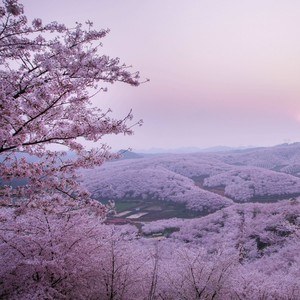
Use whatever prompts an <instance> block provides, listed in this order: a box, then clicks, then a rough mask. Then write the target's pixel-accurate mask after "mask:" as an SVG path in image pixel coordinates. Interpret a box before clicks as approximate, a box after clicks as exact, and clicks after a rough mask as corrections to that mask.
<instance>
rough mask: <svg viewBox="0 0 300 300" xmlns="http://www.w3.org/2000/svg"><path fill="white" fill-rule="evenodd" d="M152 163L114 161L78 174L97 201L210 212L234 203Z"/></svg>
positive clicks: (145, 161)
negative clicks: (169, 204) (150, 202)
mask: <svg viewBox="0 0 300 300" xmlns="http://www.w3.org/2000/svg"><path fill="white" fill-rule="evenodd" d="M139 160H140V159H139ZM152 162H153V160H151V162H149V161H148V160H147V159H145V160H142V161H139V162H136V161H132V160H130V161H117V162H113V163H110V164H107V165H106V166H105V167H104V168H102V167H101V168H97V169H94V170H92V171H90V170H89V171H81V175H82V178H83V182H84V184H85V186H86V187H87V188H88V189H89V191H90V192H91V193H92V194H93V195H94V197H97V198H98V199H107V198H108V199H113V200H116V201H117V200H118V199H124V198H142V199H158V200H162V201H165V200H166V201H174V202H179V203H184V204H185V205H186V207H187V208H189V209H192V210H196V211H209V212H212V211H216V210H218V209H221V208H223V207H227V206H229V205H231V204H233V201H232V200H231V199H228V198H225V197H222V196H220V195H218V194H215V193H212V192H209V191H205V190H203V189H201V188H199V187H198V186H196V185H195V183H194V181H193V180H192V179H190V178H188V177H185V176H183V175H180V174H178V173H175V172H174V171H171V170H168V169H166V167H164V166H159V165H156V166H155V165H154V166H153V165H152ZM156 163H157V164H158V162H156Z"/></svg>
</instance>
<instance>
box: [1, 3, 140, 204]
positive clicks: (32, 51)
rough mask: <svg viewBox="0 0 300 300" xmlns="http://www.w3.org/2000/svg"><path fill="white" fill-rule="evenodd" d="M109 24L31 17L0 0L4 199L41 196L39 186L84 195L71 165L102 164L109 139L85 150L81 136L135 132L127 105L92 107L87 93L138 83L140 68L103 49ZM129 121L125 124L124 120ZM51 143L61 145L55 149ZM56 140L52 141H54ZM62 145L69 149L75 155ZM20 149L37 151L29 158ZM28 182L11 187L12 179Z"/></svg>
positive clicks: (95, 137) (72, 195)
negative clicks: (115, 113)
mask: <svg viewBox="0 0 300 300" xmlns="http://www.w3.org/2000/svg"><path fill="white" fill-rule="evenodd" d="M108 32H109V30H96V29H94V28H93V23H92V22H86V24H81V23H76V25H75V26H74V28H67V27H66V26H65V25H63V24H58V23H57V22H52V23H50V24H43V22H42V20H41V19H34V20H33V21H32V23H31V24H30V23H29V22H28V20H27V18H26V15H25V14H24V7H23V5H22V4H20V3H19V2H18V0H3V1H2V5H1V6H0V62H1V68H0V77H1V83H0V113H1V118H0V154H1V158H0V159H1V168H0V178H1V179H2V181H4V182H5V183H7V185H6V186H5V187H4V188H3V187H2V188H1V198H2V200H4V199H7V200H9V201H10V200H11V198H12V197H16V196H21V197H22V198H23V199H24V198H27V199H29V198H30V199H31V201H34V200H35V199H38V200H39V199H40V198H41V197H43V195H44V194H45V193H47V194H52V195H56V194H60V195H63V196H67V197H70V198H73V199H80V200H81V201H87V202H90V201H91V198H90V195H89V193H87V192H85V191H83V190H82V189H81V188H80V186H79V184H78V180H77V177H76V174H75V171H76V169H77V168H90V167H92V166H95V165H101V164H102V163H103V162H104V161H105V160H107V159H111V158H113V157H115V155H114V154H112V153H110V152H109V147H108V146H106V145H105V144H101V146H100V147H98V148H95V149H92V150H86V149H85V148H84V146H83V141H84V140H87V141H93V142H97V141H100V140H101V139H102V137H103V136H105V135H110V134H125V135H130V134H132V133H133V131H132V126H134V125H136V124H141V121H138V122H137V123H136V124H133V123H132V122H130V121H131V120H132V118H133V116H132V113H131V111H130V112H129V113H128V115H127V116H125V117H124V118H123V119H114V118H112V117H111V116H110V113H111V111H110V110H108V111H103V110H101V109H99V108H97V107H93V104H92V100H91V98H92V97H93V96H96V95H98V94H99V93H100V92H104V91H106V89H107V88H106V86H105V85H106V84H112V83H114V82H123V83H127V84H129V85H132V86H138V85H139V83H140V82H139V73H138V72H130V68H129V67H128V66H126V65H125V64H121V63H120V60H119V58H110V57H109V56H107V55H104V54H101V52H100V49H101V46H102V44H101V39H102V38H104V37H105V36H106V35H107V34H108ZM128 123H130V124H128ZM55 145H60V146H63V150H62V151H54V150H52V149H55ZM56 148H57V147H56ZM67 151H71V152H72V153H74V155H73V158H72V159H71V158H70V156H67V155H66V153H67ZM20 152H25V153H27V154H29V155H31V156H33V157H35V158H36V159H35V160H34V161H33V162H32V161H31V162H29V160H28V159H26V157H24V155H20V154H18V153H20ZM16 178H26V179H27V180H28V182H27V183H28V184H26V185H25V186H19V187H18V188H15V189H12V188H11V181H12V180H13V179H16Z"/></svg>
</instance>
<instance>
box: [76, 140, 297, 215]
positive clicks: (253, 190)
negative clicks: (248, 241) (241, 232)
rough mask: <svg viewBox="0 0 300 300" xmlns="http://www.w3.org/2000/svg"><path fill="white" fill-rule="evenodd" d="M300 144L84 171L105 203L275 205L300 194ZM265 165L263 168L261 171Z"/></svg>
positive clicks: (141, 161) (200, 208)
mask: <svg viewBox="0 0 300 300" xmlns="http://www.w3.org/2000/svg"><path fill="white" fill-rule="evenodd" d="M299 153H300V145H299V144H293V145H282V146H276V147H271V148H258V149H248V150H244V151H232V152H224V153H196V154H180V155H176V154H169V155H168V154H165V155H159V156H151V157H145V158H137V159H131V160H121V161H114V162H111V163H107V164H105V165H104V166H102V167H100V168H96V169H93V170H88V171H82V172H81V174H82V175H83V176H82V178H83V183H84V185H85V186H86V187H87V188H88V189H89V191H90V192H91V193H92V194H93V196H94V197H95V198H97V199H99V200H103V199H112V200H115V201H118V200H120V199H137V198H138V199H144V200H151V199H155V200H162V201H174V202H177V203H184V204H185V205H186V207H187V208H189V209H193V210H198V211H208V212H212V211H216V210H218V209H221V208H223V207H227V206H229V205H232V204H233V203H234V202H252V201H254V202H270V201H273V202H274V201H277V200H281V199H288V198H291V197H297V196H299V195H300V178H299V177H298V176H297V175H298V173H297V165H299V166H300V155H299ZM258 166H259V167H258Z"/></svg>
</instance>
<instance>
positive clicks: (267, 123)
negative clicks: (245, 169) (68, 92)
mask: <svg viewBox="0 0 300 300" xmlns="http://www.w3.org/2000/svg"><path fill="white" fill-rule="evenodd" d="M21 2H22V3H23V4H24V6H25V13H26V14H27V15H28V17H29V18H33V17H40V18H42V19H43V21H44V22H45V23H46V22H49V21H54V20H55V21H58V22H60V23H65V24H67V25H68V26H72V25H73V24H74V23H75V21H78V22H84V21H86V20H91V21H93V22H94V26H95V27H96V28H99V29H100V28H110V29H111V32H110V34H109V36H107V37H106V38H105V39H103V40H102V42H103V48H101V49H100V50H101V51H103V53H104V54H108V55H110V56H112V57H114V56H117V57H120V58H121V61H122V62H125V63H126V64H129V65H132V66H133V70H139V71H140V73H141V77H142V79H144V78H150V82H149V83H146V84H142V85H141V86H140V87H138V88H134V87H131V86H126V85H124V84H115V85H113V86H108V88H109V90H108V93H105V94H100V95H99V98H98V99H97V105H99V107H103V108H107V107H111V108H112V110H113V112H114V114H115V116H117V117H122V116H124V115H125V114H126V113H127V112H128V111H129V110H130V109H131V108H132V109H133V112H134V116H135V118H136V120H138V119H143V120H144V126H142V127H139V128H136V131H135V135H134V136H132V137H126V138H123V137H115V138H108V139H106V140H105V141H106V142H108V143H109V144H110V145H112V146H113V148H114V149H120V148H127V147H132V148H133V149H134V150H140V149H149V148H168V149H171V148H178V147H192V146H194V147H202V148H205V147H211V146H216V145H226V146H235V147H236V146H248V145H253V146H270V145H275V144H280V143H284V142H296V141H300V1H299V0H285V1H282V0H243V1H241V0H187V1H182V0H181V1H179V0H151V1H146V0H144V1H143V0H106V1H104V0H51V1H45V0H24V1H21Z"/></svg>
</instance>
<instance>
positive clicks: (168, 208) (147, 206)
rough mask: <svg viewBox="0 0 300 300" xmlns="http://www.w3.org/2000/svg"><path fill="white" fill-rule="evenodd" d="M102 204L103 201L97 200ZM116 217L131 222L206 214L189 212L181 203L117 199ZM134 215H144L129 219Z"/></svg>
mask: <svg viewBox="0 0 300 300" xmlns="http://www.w3.org/2000/svg"><path fill="white" fill-rule="evenodd" d="M99 200H100V201H101V202H102V203H106V202H107V201H105V200H104V201H103V200H101V199H99ZM115 211H116V216H115V217H114V218H122V219H124V218H126V219H128V220H133V221H141V222H146V221H156V220H162V219H169V218H175V217H176V218H185V219H189V218H196V217H199V216H203V215H206V213H203V212H199V211H193V210H189V209H187V208H186V207H185V205H184V204H182V203H175V202H172V201H165V200H156V199H146V200H145V199H136V198H134V199H133V198H132V199H131V198H129V199H117V200H115ZM126 211H128V213H127V214H125V215H122V216H120V217H119V216H118V214H120V213H122V212H126ZM135 214H144V215H142V216H141V217H139V218H133V219H131V216H133V215H135Z"/></svg>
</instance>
